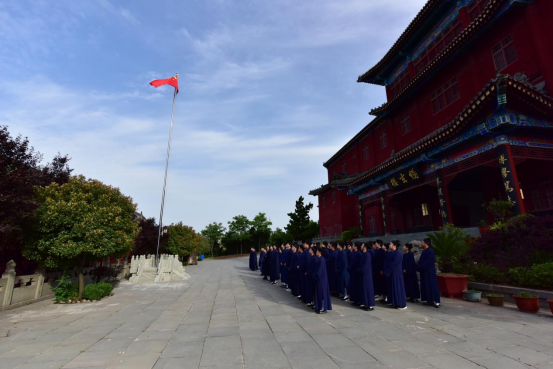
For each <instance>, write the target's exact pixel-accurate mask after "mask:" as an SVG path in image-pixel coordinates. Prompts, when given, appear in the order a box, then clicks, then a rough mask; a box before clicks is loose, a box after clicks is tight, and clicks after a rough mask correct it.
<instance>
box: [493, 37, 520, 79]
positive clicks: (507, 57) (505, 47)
mask: <svg viewBox="0 0 553 369" xmlns="http://www.w3.org/2000/svg"><path fill="white" fill-rule="evenodd" d="M492 57H493V63H494V65H495V69H496V70H497V71H502V70H503V69H505V68H507V67H508V66H509V65H511V64H513V63H514V62H515V61H516V60H517V59H518V57H517V50H516V48H515V44H514V42H513V37H512V36H507V37H505V38H504V39H503V40H501V42H499V43H497V44H496V45H495V46H494V47H492Z"/></svg>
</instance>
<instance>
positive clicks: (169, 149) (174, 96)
mask: <svg viewBox="0 0 553 369" xmlns="http://www.w3.org/2000/svg"><path fill="white" fill-rule="evenodd" d="M178 75H179V74H178V73H177V78H178ZM176 97H177V89H176V88H175V92H174V93H173V107H172V108H171V126H170V128H169V140H168V141H167V157H166V158H165V177H164V178H163V192H162V194H161V210H160V212H159V231H158V234H157V249H156V265H159V244H160V241H161V232H162V231H161V230H162V228H163V208H164V207H165V187H166V186H167V170H168V169H169V155H170V154H171V138H172V136H173V117H174V113H175V100H176Z"/></svg>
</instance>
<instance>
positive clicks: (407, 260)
mask: <svg viewBox="0 0 553 369" xmlns="http://www.w3.org/2000/svg"><path fill="white" fill-rule="evenodd" d="M412 248H413V245H411V244H410V243H407V244H405V246H403V263H402V268H403V280H404V282H405V297H407V299H408V300H409V301H411V302H418V301H419V299H420V297H421V294H420V292H419V279H418V277H417V265H416V264H415V255H413V253H412V252H411V249H412Z"/></svg>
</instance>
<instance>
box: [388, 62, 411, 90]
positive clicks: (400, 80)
mask: <svg viewBox="0 0 553 369" xmlns="http://www.w3.org/2000/svg"><path fill="white" fill-rule="evenodd" d="M409 82H411V76H410V75H409V68H407V69H405V70H404V71H403V72H401V74H400V75H399V76H397V78H396V79H395V81H394V82H392V84H391V85H390V97H394V96H395V95H397V94H398V93H399V92H400V91H401V90H402V89H403V88H404V87H405V86H407V85H408V84H409Z"/></svg>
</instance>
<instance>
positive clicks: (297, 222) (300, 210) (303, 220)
mask: <svg viewBox="0 0 553 369" xmlns="http://www.w3.org/2000/svg"><path fill="white" fill-rule="evenodd" d="M303 201H304V198H303V196H300V198H299V199H298V201H296V209H295V210H294V212H293V213H288V216H289V217H290V221H289V222H288V225H287V226H286V227H284V228H285V229H286V231H288V233H290V235H292V237H293V238H294V240H306V239H309V238H312V237H313V236H314V235H312V231H311V229H312V228H310V223H309V222H310V218H309V211H310V210H311V209H313V204H312V203H309V204H307V205H305V204H304V203H303Z"/></svg>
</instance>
